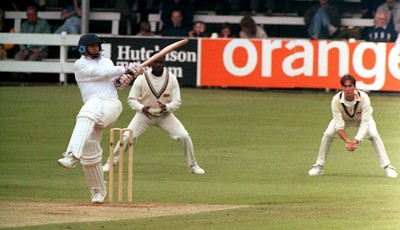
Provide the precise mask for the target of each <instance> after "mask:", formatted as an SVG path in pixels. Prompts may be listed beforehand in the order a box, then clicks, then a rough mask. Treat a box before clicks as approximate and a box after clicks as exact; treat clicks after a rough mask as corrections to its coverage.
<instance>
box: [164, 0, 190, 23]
mask: <svg viewBox="0 0 400 230" xmlns="http://www.w3.org/2000/svg"><path fill="white" fill-rule="evenodd" d="M176 10H179V11H180V12H181V14H182V25H183V26H185V27H188V28H191V27H192V25H193V4H192V1H191V0H164V1H163V3H162V6H161V21H162V23H163V25H164V27H170V26H173V21H172V13H173V12H174V11H176Z"/></svg>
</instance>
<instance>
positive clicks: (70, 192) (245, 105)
mask: <svg viewBox="0 0 400 230" xmlns="http://www.w3.org/2000/svg"><path fill="white" fill-rule="evenodd" d="M181 94H182V100H183V104H182V106H181V108H180V109H179V110H178V111H177V112H176V113H175V114H176V115H177V117H178V118H179V119H180V120H181V121H182V123H183V124H184V125H185V127H186V129H187V130H188V131H189V133H190V135H191V137H192V140H193V143H194V147H195V154H196V158H197V160H198V163H199V164H200V165H201V166H202V167H203V168H204V169H205V170H206V174H205V175H190V174H188V172H187V169H186V166H185V160H184V157H183V154H182V152H181V151H180V149H179V146H178V144H177V143H176V142H174V141H173V140H171V139H170V138H169V137H168V136H167V135H166V134H165V133H163V132H162V131H160V130H159V129H157V128H155V127H152V128H150V129H149V130H148V131H147V132H146V133H145V134H144V135H143V136H141V138H140V139H139V141H138V143H137V144H136V145H135V148H134V149H135V157H134V158H135V162H134V172H135V174H134V202H137V203H165V204H223V205H246V206H248V207H246V208H239V209H232V210H225V211H215V212H204V213H199V214H190V215H177V216H164V217H154V218H139V219H138V218H136V219H129V220H123V221H102V222H85V223H68V224H52V225H45V226H38V227H36V229H302V230H303V229H335V230H337V229H346V230H347V229H360V230H361V229H363V230H364V229H400V178H398V179H389V178H386V177H385V173H384V170H383V169H381V168H380V167H379V161H378V159H377V157H376V155H375V152H374V150H373V147H372V145H371V144H370V142H369V141H368V140H365V141H364V142H363V143H362V144H361V145H360V146H359V148H358V149H357V150H356V152H353V153H349V152H347V151H346V150H345V148H344V144H343V142H342V141H340V140H339V139H336V140H335V142H334V144H333V146H332V151H331V154H330V156H329V159H328V163H327V166H326V168H325V175H324V176H323V177H309V176H308V175H307V172H308V170H309V169H310V167H311V165H312V164H314V161H315V159H316V156H317V151H318V147H319V144H320V140H321V137H322V133H323V131H324V130H325V128H326V126H327V125H328V122H329V121H330V119H331V112H330V102H331V99H332V96H333V95H334V93H333V92H331V93H325V92H322V91H321V92H315V91H313V92H310V91H305V92H303V91H301V92H300V91H275V90H272V91H243V90H220V89H192V88H183V89H182V90H181ZM127 95H128V90H125V91H122V92H120V98H121V101H122V102H123V105H124V111H123V113H122V115H121V116H120V118H119V120H118V122H117V123H116V124H115V125H114V127H125V126H126V125H127V124H128V123H129V122H130V119H131V118H132V117H133V115H134V112H133V111H132V110H131V109H130V108H129V106H128V105H127V103H126V97H127ZM370 97H371V104H372V106H373V108H374V118H375V120H376V122H377V125H378V130H379V132H380V135H381V137H382V139H383V141H384V143H385V145H386V149H387V151H388V153H389V157H390V159H391V161H392V164H393V165H394V166H395V167H397V168H398V169H399V170H398V171H399V172H400V96H399V95H398V94H394V95H393V94H391V95H389V94H378V93H373V94H371V95H370ZM81 103H82V102H81V97H80V93H79V91H78V88H77V87H76V86H74V85H69V86H66V87H63V86H40V87H39V86H35V87H0V108H1V109H0V130H1V131H0V141H1V143H0V178H1V179H0V201H1V200H3V201H4V200H6V201H37V200H39V201H40V200H43V201H61V202H68V201H71V202H72V201H82V202H88V203H89V202H90V199H89V191H88V188H87V184H86V181H85V179H84V175H83V171H82V169H81V167H77V168H76V169H75V170H66V169H63V168H61V167H59V166H58V165H57V163H56V160H57V159H58V158H60V157H61V153H62V152H63V151H65V149H66V146H67V144H68V141H69V137H70V135H71V132H72V129H73V126H74V124H75V116H76V114H77V112H78V110H79V109H80V107H81ZM356 131H357V130H356V129H350V130H349V132H350V134H351V135H350V136H354V135H355V133H356ZM108 137H109V130H105V132H104V134H103V143H102V147H103V149H104V152H105V154H106V156H108V149H109V147H108V143H109V139H108ZM104 160H105V159H103V162H104ZM125 168H126V167H125ZM106 175H108V174H106ZM2 208H4V207H0V209H2ZM60 218H68V213H65V216H60ZM26 228H27V229H30V228H34V227H33V226H31V227H26Z"/></svg>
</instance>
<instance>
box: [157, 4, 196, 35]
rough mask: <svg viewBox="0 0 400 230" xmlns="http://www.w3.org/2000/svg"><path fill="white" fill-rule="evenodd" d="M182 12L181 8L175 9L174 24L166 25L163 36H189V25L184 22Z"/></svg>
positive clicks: (172, 19)
mask: <svg viewBox="0 0 400 230" xmlns="http://www.w3.org/2000/svg"><path fill="white" fill-rule="evenodd" d="M182 20H183V17H182V13H181V11H180V10H174V11H173V12H172V15H171V21H172V26H167V27H164V29H163V31H162V36H174V37H187V36H188V34H189V30H190V29H189V27H186V26H184V25H183V24H182Z"/></svg>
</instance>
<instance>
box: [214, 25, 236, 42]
mask: <svg viewBox="0 0 400 230" xmlns="http://www.w3.org/2000/svg"><path fill="white" fill-rule="evenodd" d="M218 37H220V38H234V37H236V36H235V35H234V34H233V32H232V28H231V24H229V22H225V23H222V25H221V30H220V32H219V35H218Z"/></svg>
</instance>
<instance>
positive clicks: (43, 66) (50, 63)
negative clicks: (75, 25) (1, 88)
mask: <svg viewBox="0 0 400 230" xmlns="http://www.w3.org/2000/svg"><path fill="white" fill-rule="evenodd" d="M79 38H80V35H62V34H25V33H0V43H1V44H7V43H11V44H36V45H48V46H59V47H60V57H59V58H58V59H44V60H42V61H16V60H13V59H7V60H1V61H0V72H27V73H59V80H60V83H64V84H67V76H66V75H67V74H68V73H73V72H74V61H75V60H68V59H67V56H68V47H70V46H77V44H78V41H79Z"/></svg>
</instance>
